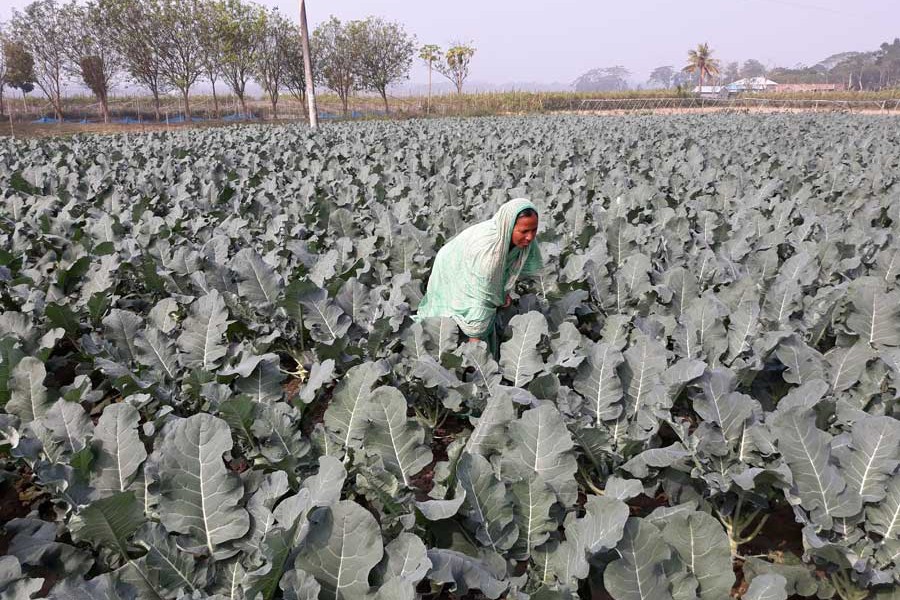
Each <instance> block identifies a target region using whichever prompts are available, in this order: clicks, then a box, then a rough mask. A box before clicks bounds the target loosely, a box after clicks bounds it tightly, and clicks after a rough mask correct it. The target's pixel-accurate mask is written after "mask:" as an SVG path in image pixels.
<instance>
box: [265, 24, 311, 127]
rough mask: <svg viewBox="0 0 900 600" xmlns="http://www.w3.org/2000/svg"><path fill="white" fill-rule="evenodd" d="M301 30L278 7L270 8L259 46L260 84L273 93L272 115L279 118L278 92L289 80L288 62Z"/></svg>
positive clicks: (270, 100)
mask: <svg viewBox="0 0 900 600" xmlns="http://www.w3.org/2000/svg"><path fill="white" fill-rule="evenodd" d="M299 35H300V32H299V31H297V29H296V28H295V27H294V26H293V25H292V24H291V23H290V22H289V21H288V20H287V19H285V18H284V17H282V16H281V14H280V13H279V12H278V11H277V10H272V11H269V12H268V13H267V14H266V15H265V20H264V24H263V28H262V35H261V36H260V39H261V41H260V44H259V46H258V48H257V52H256V58H257V65H256V73H257V79H258V80H259V83H260V85H262V88H263V89H264V90H265V91H266V93H267V94H268V95H269V102H270V103H271V104H272V118H273V119H277V118H278V96H279V93H280V91H281V88H282V86H283V85H284V81H285V73H286V71H287V68H286V67H287V62H288V60H289V59H290V57H291V53H290V50H289V49H290V46H291V44H292V43H294V41H295V40H298V39H299Z"/></svg>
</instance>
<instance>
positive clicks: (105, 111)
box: [100, 94, 109, 123]
mask: <svg viewBox="0 0 900 600" xmlns="http://www.w3.org/2000/svg"><path fill="white" fill-rule="evenodd" d="M100 114H101V115H102V116H103V122H104V123H109V99H108V98H107V97H106V95H105V94H104V95H103V96H101V97H100Z"/></svg>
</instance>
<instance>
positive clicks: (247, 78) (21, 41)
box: [0, 0, 474, 120]
mask: <svg viewBox="0 0 900 600" xmlns="http://www.w3.org/2000/svg"><path fill="white" fill-rule="evenodd" d="M0 38H2V52H0V110H2V108H3V107H2V94H3V91H4V88H14V89H17V90H19V91H20V92H21V93H22V94H23V95H24V94H27V93H29V92H31V91H32V90H34V89H35V88H37V89H38V90H40V91H41V92H42V93H43V94H44V95H45V96H46V98H47V100H48V102H49V103H50V105H51V106H52V108H53V111H54V112H55V113H56V118H57V119H61V118H62V113H63V91H64V89H65V86H66V85H67V84H74V85H77V86H79V87H84V88H87V89H88V90H90V92H91V93H92V94H93V95H94V96H95V97H96V100H97V102H98V104H99V105H100V111H101V114H102V115H103V117H104V120H108V119H109V101H110V96H111V92H112V91H113V90H114V89H115V88H116V87H124V86H128V87H134V86H137V87H140V88H143V89H144V90H146V92H148V93H149V95H150V96H151V97H152V99H153V102H154V106H155V116H156V119H157V120H160V116H161V115H160V99H161V96H164V95H166V94H169V93H173V92H175V93H178V94H179V95H180V97H181V99H182V103H183V110H184V113H185V115H186V116H187V117H189V116H190V113H191V104H190V103H191V95H192V91H195V90H196V89H197V84H198V83H200V82H207V83H208V84H209V85H210V86H211V88H212V102H213V113H214V116H216V117H218V116H220V115H219V112H220V106H219V99H220V93H221V91H222V90H223V88H224V89H227V91H228V92H230V94H232V95H233V96H234V97H236V98H237V101H238V102H239V104H240V107H241V111H242V113H247V112H248V105H247V99H248V96H247V89H248V84H249V83H250V82H251V81H252V82H255V83H256V84H258V85H259V87H260V88H262V90H263V91H264V92H265V95H266V97H267V98H268V100H269V102H270V104H271V112H272V114H273V116H274V117H276V118H277V116H278V101H279V98H280V97H281V96H282V95H283V94H286V93H288V94H291V95H292V96H294V97H296V98H297V99H298V100H300V101H303V100H304V93H305V84H306V82H305V77H304V68H303V50H302V45H301V38H300V31H299V26H298V25H297V24H295V23H294V22H292V21H290V20H288V19H287V18H286V17H284V16H283V15H281V14H280V13H279V12H278V11H277V10H275V9H268V8H265V7H262V6H259V5H257V4H254V3H252V2H246V1H243V0H89V1H88V2H87V3H81V2H75V1H74V0H73V1H71V2H69V3H60V2H57V0H37V1H36V2H33V3H32V4H30V5H28V6H27V7H26V8H25V9H24V10H23V11H21V12H19V11H16V12H14V14H13V17H12V18H11V19H10V21H9V22H8V23H4V24H2V31H0ZM417 51H420V54H421V55H422V56H423V60H425V62H426V63H427V64H428V65H429V73H430V71H431V67H434V68H435V70H437V71H438V72H441V73H444V74H445V75H446V76H447V77H448V78H449V79H450V80H451V81H453V82H454V83H455V84H458V88H459V89H460V90H461V86H462V81H464V80H465V77H466V76H467V74H468V61H469V59H470V58H471V56H472V54H474V49H473V48H471V47H469V46H465V45H462V44H458V45H457V46H455V47H451V48H449V49H448V50H447V52H446V53H444V52H443V51H442V50H441V49H440V48H438V47H437V46H433V45H429V46H425V47H424V48H422V49H421V50H419V49H418V48H417V46H416V40H415V37H414V36H412V35H410V34H408V33H407V32H406V31H405V30H404V28H403V27H402V26H401V25H400V24H398V23H392V22H388V21H385V20H383V19H380V18H377V17H369V18H367V19H364V20H359V21H350V22H341V21H339V20H338V19H336V18H333V17H332V18H331V19H330V20H328V21H326V22H325V23H322V24H321V25H320V26H319V27H317V28H316V29H315V31H314V32H313V33H312V39H311V53H312V59H313V65H314V70H313V72H314V78H315V83H316V85H318V86H321V87H325V88H327V89H330V90H332V91H333V92H334V93H336V94H337V95H338V96H339V98H340V100H341V103H342V107H343V110H344V112H346V111H347V108H348V100H349V97H350V95H351V94H352V93H353V92H356V91H369V92H374V93H377V94H378V95H379V96H380V97H381V98H382V100H383V102H384V109H385V111H387V110H388V109H389V105H388V93H387V90H388V88H389V86H391V85H393V84H395V83H397V82H399V81H402V80H404V79H406V78H407V77H408V74H409V69H410V66H411V65H412V61H413V59H414V57H415V55H416V52H417Z"/></svg>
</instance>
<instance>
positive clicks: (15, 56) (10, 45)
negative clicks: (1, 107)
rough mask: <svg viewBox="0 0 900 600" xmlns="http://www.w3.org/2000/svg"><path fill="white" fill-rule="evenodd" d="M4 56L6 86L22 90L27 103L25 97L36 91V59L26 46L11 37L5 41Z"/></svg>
mask: <svg viewBox="0 0 900 600" xmlns="http://www.w3.org/2000/svg"><path fill="white" fill-rule="evenodd" d="M3 56H4V59H5V61H6V84H7V85H8V86H9V87H11V88H13V89H17V90H20V91H21V92H22V100H23V101H25V95H26V94H28V93H30V92H31V91H32V90H33V89H34V57H33V56H31V53H29V52H28V48H26V47H25V44H23V43H22V42H20V41H18V40H15V39H12V38H9V37H6V38H4V39H3ZM26 106H27V104H26Z"/></svg>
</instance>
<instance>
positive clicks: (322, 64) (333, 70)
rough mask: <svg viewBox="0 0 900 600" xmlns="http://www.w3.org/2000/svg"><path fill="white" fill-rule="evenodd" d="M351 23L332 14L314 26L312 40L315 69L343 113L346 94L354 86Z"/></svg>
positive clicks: (356, 85) (348, 102)
mask: <svg viewBox="0 0 900 600" xmlns="http://www.w3.org/2000/svg"><path fill="white" fill-rule="evenodd" d="M353 28H354V24H353V23H352V22H351V23H348V24H347V25H344V24H343V23H341V21H340V20H339V19H337V18H336V17H331V18H330V19H329V20H328V21H326V22H325V23H322V24H321V25H319V26H318V27H316V29H315V31H313V35H312V44H313V46H314V47H315V49H316V70H317V71H318V73H319V76H320V77H321V78H322V83H324V84H325V86H326V87H327V88H328V89H330V90H332V91H333V92H334V93H336V94H337V95H338V98H340V100H341V107H342V108H343V111H344V115H345V116H346V115H347V114H348V113H349V104H350V94H351V93H352V92H353V90H355V89H357V88H358V86H359V82H358V80H357V77H356V70H355V68H354V67H355V60H356V49H355V48H354V40H353V35H352V31H353Z"/></svg>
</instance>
